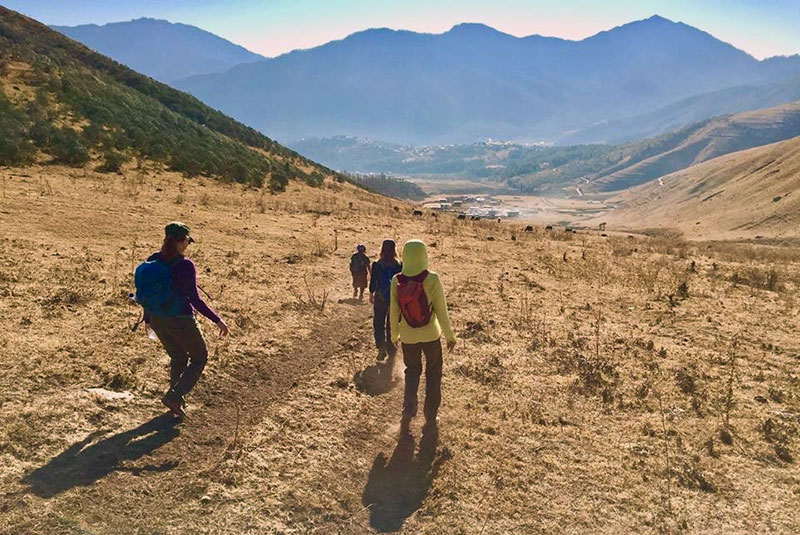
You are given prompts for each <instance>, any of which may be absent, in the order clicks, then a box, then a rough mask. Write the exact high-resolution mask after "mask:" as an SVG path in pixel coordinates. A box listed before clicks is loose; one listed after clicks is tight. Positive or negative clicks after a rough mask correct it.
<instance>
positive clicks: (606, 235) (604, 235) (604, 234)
mask: <svg viewBox="0 0 800 535" xmlns="http://www.w3.org/2000/svg"><path fill="white" fill-rule="evenodd" d="M600 236H602V237H603V238H607V237H608V234H606V233H605V232H604V233H602V234H600Z"/></svg>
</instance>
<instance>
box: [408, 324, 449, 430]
mask: <svg viewBox="0 0 800 535" xmlns="http://www.w3.org/2000/svg"><path fill="white" fill-rule="evenodd" d="M423 353H424V354H425V406H424V408H423V411H424V413H425V419H426V420H434V419H435V418H436V413H437V412H438V411H439V404H440V403H441V401H442V343H441V341H440V340H438V339H437V340H434V341H433V342H421V343H419V344H403V363H404V364H405V365H406V390H405V397H404V399H403V414H404V415H406V416H415V415H416V414H417V390H418V389H419V378H420V376H421V375H422V354H423Z"/></svg>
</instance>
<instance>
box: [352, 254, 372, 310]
mask: <svg viewBox="0 0 800 535" xmlns="http://www.w3.org/2000/svg"><path fill="white" fill-rule="evenodd" d="M350 274H351V275H352V276H353V298H356V297H358V298H359V299H364V288H366V287H367V276H369V257H368V256H367V246H366V245H364V244H363V243H360V244H358V246H357V247H356V252H355V254H354V255H353V256H351V257H350Z"/></svg>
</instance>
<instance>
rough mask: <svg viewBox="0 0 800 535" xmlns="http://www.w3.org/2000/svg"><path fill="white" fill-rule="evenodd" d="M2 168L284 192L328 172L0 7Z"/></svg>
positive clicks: (0, 151) (0, 163)
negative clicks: (136, 164)
mask: <svg viewBox="0 0 800 535" xmlns="http://www.w3.org/2000/svg"><path fill="white" fill-rule="evenodd" d="M0 87H1V89H2V90H0V134H2V135H0V165H14V166H20V165H28V164H32V163H42V162H50V163H58V164H65V165H69V166H74V167H83V166H86V165H88V164H89V163H90V162H93V161H97V162H98V165H97V167H96V168H97V170H99V171H117V170H119V169H120V167H121V166H122V165H123V164H124V163H126V162H128V161H131V160H134V159H136V160H139V161H140V162H141V161H144V160H148V161H153V162H156V163H161V164H164V165H165V166H166V167H167V168H168V169H170V170H173V171H179V172H181V173H184V174H185V175H187V176H197V175H204V176H208V177H213V178H217V179H222V180H225V181H230V182H239V183H243V184H249V185H253V186H256V187H260V186H262V185H265V184H268V185H269V187H270V188H271V189H273V190H283V189H284V188H285V187H286V183H287V182H288V180H290V179H292V178H300V179H303V180H305V181H306V182H309V183H311V184H319V183H321V181H322V180H323V178H324V176H325V175H329V174H331V172H330V171H329V170H328V169H326V168H324V167H321V166H318V165H316V164H314V163H313V162H310V161H308V160H306V159H305V158H303V157H301V156H299V155H298V154H297V153H295V152H293V151H291V150H289V149H287V148H285V147H283V146H281V145H280V144H278V143H276V142H275V141H273V140H272V139H270V138H268V137H266V136H264V135H263V134H261V133H259V132H258V131H256V130H254V129H252V128H250V127H247V126H245V125H243V124H241V123H238V122H236V121H234V120H233V119H231V118H229V117H227V116H226V115H224V114H222V113H220V112H218V111H216V110H214V109H212V108H210V107H208V106H206V105H204V104H202V103H201V102H200V101H198V100H197V99H195V98H193V97H191V96H189V95H187V94H185V93H182V92H180V91H177V90H175V89H172V88H171V87H169V86H166V85H164V84H162V83H159V82H157V81H155V80H153V79H152V78H148V77H146V76H144V75H141V74H138V73H136V72H135V71H133V70H131V69H129V68H127V67H125V66H123V65H121V64H119V63H117V62H115V61H113V60H111V59H109V58H107V57H105V56H102V55H100V54H97V53H95V52H92V51H91V50H89V49H88V48H86V47H84V46H83V45H81V44H79V43H77V42H75V41H72V40H71V39H69V38H67V37H65V36H64V35H62V34H60V33H58V32H55V31H53V30H50V29H49V28H47V27H46V26H44V25H42V24H40V23H38V22H36V21H34V20H32V19H29V18H27V17H24V16H22V15H20V14H18V13H16V12H14V11H11V10H8V9H5V8H2V7H0Z"/></svg>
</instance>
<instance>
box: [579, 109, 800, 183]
mask: <svg viewBox="0 0 800 535" xmlns="http://www.w3.org/2000/svg"><path fill="white" fill-rule="evenodd" d="M797 135H800V102H793V103H791V104H786V105H783V106H777V107H775V108H768V109H765V110H757V111H752V112H745V113H740V114H737V115H732V116H724V117H719V118H716V119H711V120H709V121H706V122H704V123H701V124H699V125H695V126H692V127H689V128H686V129H683V130H681V131H680V132H679V135H676V136H675V137H676V139H675V141H677V142H672V143H666V144H664V146H663V147H660V150H659V152H658V153H657V154H655V155H653V156H650V157H648V158H646V159H641V160H639V161H635V162H634V163H633V165H626V166H625V167H624V168H621V169H618V170H617V169H610V170H606V171H604V172H603V173H600V174H598V175H596V176H595V178H594V180H593V185H592V186H591V188H593V189H596V190H598V189H599V190H602V191H618V190H622V189H626V188H629V187H632V186H636V185H639V184H642V183H645V182H648V181H650V180H653V179H655V178H658V177H660V176H664V175H667V174H669V173H672V172H674V171H678V170H680V169H684V168H686V167H689V166H691V165H694V164H698V163H701V162H704V161H707V160H710V159H712V158H716V157H717V156H722V155H724V154H728V153H731V152H736V151H740V150H744V149H749V148H752V147H757V146H761V145H766V144H768V143H774V142H776V141H782V140H785V139H789V138H792V137H795V136H797ZM616 167H617V168H619V167H622V166H616Z"/></svg>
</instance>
